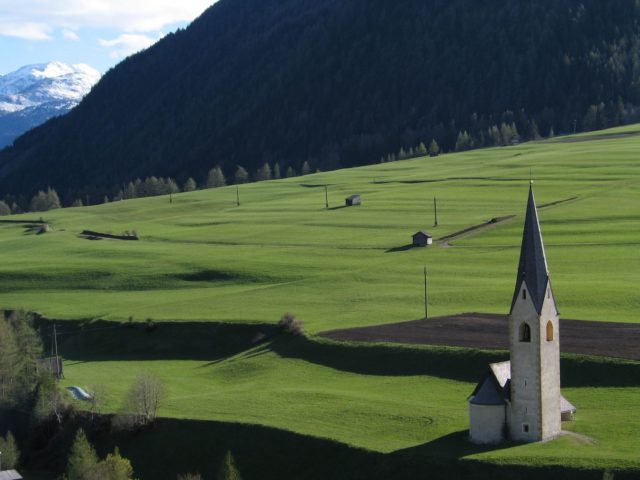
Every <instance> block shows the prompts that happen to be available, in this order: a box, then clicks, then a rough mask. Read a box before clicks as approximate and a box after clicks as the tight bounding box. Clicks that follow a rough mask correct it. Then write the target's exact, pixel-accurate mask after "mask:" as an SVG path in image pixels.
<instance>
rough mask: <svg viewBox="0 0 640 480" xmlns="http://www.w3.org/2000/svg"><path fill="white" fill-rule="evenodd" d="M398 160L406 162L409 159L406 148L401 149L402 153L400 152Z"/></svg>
mask: <svg viewBox="0 0 640 480" xmlns="http://www.w3.org/2000/svg"><path fill="white" fill-rule="evenodd" d="M398 158H399V159H400V160H404V159H405V158H407V152H405V150H404V147H400V151H399V152H398Z"/></svg>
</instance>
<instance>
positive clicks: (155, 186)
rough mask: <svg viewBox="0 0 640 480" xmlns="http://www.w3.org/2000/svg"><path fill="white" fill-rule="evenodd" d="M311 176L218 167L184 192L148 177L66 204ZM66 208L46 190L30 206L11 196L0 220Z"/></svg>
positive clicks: (169, 181)
mask: <svg viewBox="0 0 640 480" xmlns="http://www.w3.org/2000/svg"><path fill="white" fill-rule="evenodd" d="M310 173H311V166H310V165H309V162H307V161H305V162H304V163H303V164H302V168H301V169H300V173H298V172H296V170H295V169H294V168H293V167H291V166H287V167H286V168H285V167H281V166H280V164H279V163H274V164H273V165H272V164H270V163H269V162H265V163H264V164H263V165H262V166H261V167H259V168H258V169H256V170H255V171H254V172H253V174H249V172H248V171H247V169H245V168H244V167H242V166H240V165H237V166H236V168H235V170H234V172H233V175H232V176H231V177H230V178H228V177H227V176H226V175H225V173H224V171H223V169H222V167H220V166H219V165H217V166H215V167H213V168H212V169H210V170H209V172H208V173H207V176H206V177H205V179H204V180H203V181H202V182H201V183H199V184H198V183H197V182H196V181H195V180H194V179H193V177H189V178H187V180H185V182H184V183H183V184H182V188H180V186H179V185H178V183H177V182H176V181H175V180H174V179H173V178H163V177H155V176H151V177H147V178H145V179H144V180H141V179H139V178H138V179H136V180H135V181H130V182H128V183H127V184H126V185H122V187H121V188H120V189H119V190H118V191H117V193H116V194H115V195H114V196H113V197H109V196H108V195H105V196H104V197H102V198H100V199H93V202H92V201H91V200H90V197H88V196H87V197H85V200H84V201H83V199H82V198H75V199H73V200H70V201H68V202H67V203H66V205H65V206H68V207H82V206H85V205H92V204H100V203H109V202H111V201H119V200H129V199H133V198H144V197H154V196H159V195H170V194H174V193H180V192H192V191H195V190H198V189H206V188H217V187H224V186H226V185H228V184H231V183H233V184H243V183H249V182H261V181H265V180H277V179H280V178H291V177H295V176H298V175H308V174H310ZM62 206H63V204H62V202H61V201H60V198H59V196H58V193H57V192H56V190H55V189H53V188H51V187H47V189H46V191H39V192H38V193H37V194H36V195H34V196H33V198H32V199H31V201H30V202H25V201H24V198H23V197H15V196H11V195H8V196H6V197H5V198H4V200H0V216H3V215H11V214H19V213H25V212H46V211H49V210H54V209H56V208H61V207H62Z"/></svg>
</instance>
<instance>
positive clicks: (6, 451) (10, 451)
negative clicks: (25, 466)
mask: <svg viewBox="0 0 640 480" xmlns="http://www.w3.org/2000/svg"><path fill="white" fill-rule="evenodd" d="M0 452H2V468H3V469H5V470H7V469H12V468H16V467H17V466H18V463H19V462H20V450H18V445H16V439H15V438H14V437H13V434H12V433H11V432H8V433H7V436H6V437H4V438H2V437H0Z"/></svg>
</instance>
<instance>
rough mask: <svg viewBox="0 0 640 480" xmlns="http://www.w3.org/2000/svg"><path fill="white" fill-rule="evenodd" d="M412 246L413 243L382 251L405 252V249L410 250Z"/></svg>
mask: <svg viewBox="0 0 640 480" xmlns="http://www.w3.org/2000/svg"><path fill="white" fill-rule="evenodd" d="M412 248H413V244H411V243H410V244H408V245H403V246H401V247H393V248H389V249H387V250H385V251H384V253H394V252H406V251H407V250H411V249H412Z"/></svg>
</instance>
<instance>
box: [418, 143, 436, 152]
mask: <svg viewBox="0 0 640 480" xmlns="http://www.w3.org/2000/svg"><path fill="white" fill-rule="evenodd" d="M434 141H435V140H434ZM432 143H433V142H432ZM416 151H417V152H418V155H426V154H427V146H426V145H425V144H424V142H420V145H418V148H417V150H416Z"/></svg>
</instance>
